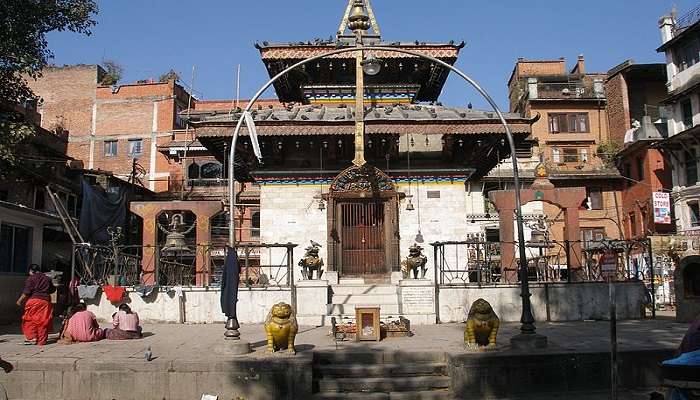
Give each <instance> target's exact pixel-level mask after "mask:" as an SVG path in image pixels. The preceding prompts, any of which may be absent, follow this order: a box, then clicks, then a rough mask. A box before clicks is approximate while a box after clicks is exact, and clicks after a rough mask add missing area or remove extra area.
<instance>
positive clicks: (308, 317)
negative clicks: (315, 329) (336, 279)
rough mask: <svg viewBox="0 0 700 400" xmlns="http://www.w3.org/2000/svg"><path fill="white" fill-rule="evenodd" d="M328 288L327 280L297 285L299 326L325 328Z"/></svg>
mask: <svg viewBox="0 0 700 400" xmlns="http://www.w3.org/2000/svg"><path fill="white" fill-rule="evenodd" d="M328 288H329V284H328V281H326V280H318V281H316V280H307V281H299V282H297V283H296V290H297V323H298V324H299V325H310V326H323V323H324V321H323V319H324V316H325V315H326V312H327V311H328V303H329V298H328Z"/></svg>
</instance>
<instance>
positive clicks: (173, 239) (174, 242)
mask: <svg viewBox="0 0 700 400" xmlns="http://www.w3.org/2000/svg"><path fill="white" fill-rule="evenodd" d="M158 226H159V228H160V229H161V230H162V231H163V232H164V233H165V244H164V245H163V249H162V250H161V252H162V253H164V254H170V255H172V254H182V253H190V252H191V250H190V248H189V247H188V246H187V242H185V235H187V234H188V233H189V232H190V231H192V229H193V228H194V225H192V226H191V227H189V228H188V229H184V228H185V224H184V216H183V215H182V214H175V215H173V217H172V219H171V221H170V225H168V226H169V228H170V229H166V228H165V227H163V226H161V225H160V224H159V225H158ZM183 229H184V231H183Z"/></svg>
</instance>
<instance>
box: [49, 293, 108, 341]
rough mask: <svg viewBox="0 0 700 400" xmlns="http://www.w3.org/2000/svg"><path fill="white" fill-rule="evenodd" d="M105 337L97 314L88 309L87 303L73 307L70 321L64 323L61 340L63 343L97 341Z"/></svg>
mask: <svg viewBox="0 0 700 400" xmlns="http://www.w3.org/2000/svg"><path fill="white" fill-rule="evenodd" d="M102 339H104V331H103V330H102V329H100V325H99V324H98V323H97V317H95V314H93V313H92V312H90V311H88V310H87V306H85V303H78V304H76V305H74V306H73V307H71V310H70V312H69V317H68V322H67V323H65V324H64V327H63V330H62V332H61V337H60V339H59V341H60V342H61V343H74V342H96V341H98V340H102Z"/></svg>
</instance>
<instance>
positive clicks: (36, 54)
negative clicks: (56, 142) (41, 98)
mask: <svg viewBox="0 0 700 400" xmlns="http://www.w3.org/2000/svg"><path fill="white" fill-rule="evenodd" d="M96 13H97V4H96V3H95V1H94V0H0V105H5V106H9V107H12V106H13V105H14V104H19V103H21V102H23V101H25V100H30V99H36V95H35V94H34V92H32V90H31V88H30V87H29V85H28V84H27V81H26V80H27V79H36V78H38V77H40V76H41V71H42V70H43V69H44V68H45V67H46V66H47V65H48V63H49V60H50V59H51V58H52V57H53V53H51V50H49V48H48V42H47V40H46V34H47V33H48V32H52V31H72V32H77V33H82V34H86V35H90V28H91V27H92V26H94V25H95V21H94V20H93V17H94V15H95V14H96ZM33 132H34V127H32V126H31V125H30V123H28V122H26V121H25V119H24V118H23V116H22V115H21V114H18V113H16V112H14V111H6V110H5V108H3V109H2V110H0V162H2V163H3V164H4V163H11V164H13V163H14V161H15V154H14V153H15V150H14V148H15V146H16V145H17V144H18V143H20V142H22V141H23V140H26V139H27V138H28V137H30V136H31V135H32V134H33Z"/></svg>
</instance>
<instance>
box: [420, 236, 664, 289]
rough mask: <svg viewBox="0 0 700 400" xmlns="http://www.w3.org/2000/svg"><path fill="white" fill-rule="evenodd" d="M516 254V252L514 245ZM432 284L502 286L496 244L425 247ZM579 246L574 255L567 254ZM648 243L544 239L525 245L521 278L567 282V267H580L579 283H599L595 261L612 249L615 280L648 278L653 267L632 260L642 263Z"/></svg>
mask: <svg viewBox="0 0 700 400" xmlns="http://www.w3.org/2000/svg"><path fill="white" fill-rule="evenodd" d="M514 244H515V246H516V249H515V250H516V254H518V250H517V243H514ZM431 246H432V247H433V258H434V265H435V268H436V270H435V273H436V281H437V283H438V284H439V285H445V286H462V285H498V284H502V283H505V282H502V281H503V279H502V272H503V271H502V270H501V269H502V261H501V258H502V257H501V243H500V242H488V241H483V240H467V241H452V242H436V243H431ZM575 246H580V248H581V252H580V256H579V255H578V254H577V252H575V251H573V249H574V247H575ZM650 246H651V244H650V243H649V241H648V240H638V241H601V242H593V241H546V242H537V243H532V242H530V243H527V244H526V247H527V251H526V253H527V254H528V257H527V266H528V267H527V274H528V280H529V281H533V282H569V281H570V280H571V274H570V268H569V267H568V266H569V265H572V264H574V262H576V264H577V265H581V271H582V274H580V275H579V277H578V279H579V280H580V279H581V278H582V279H583V280H584V281H603V280H604V276H603V274H602V272H601V268H600V264H599V260H600V257H601V255H602V254H603V252H604V251H605V250H606V249H611V250H613V251H615V254H617V257H618V263H617V265H618V270H617V274H616V276H615V278H614V279H615V280H617V281H627V280H650V278H651V274H652V273H653V266H652V265H651V264H649V263H647V265H646V266H640V265H639V263H638V262H633V260H632V257H631V256H632V255H633V254H641V255H642V257H643V258H645V257H646V258H647V259H648V254H650V251H651V250H650ZM518 265H520V260H519V259H518V258H514V259H513V260H511V261H510V262H508V263H507V266H508V267H509V268H511V269H517V268H518Z"/></svg>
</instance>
